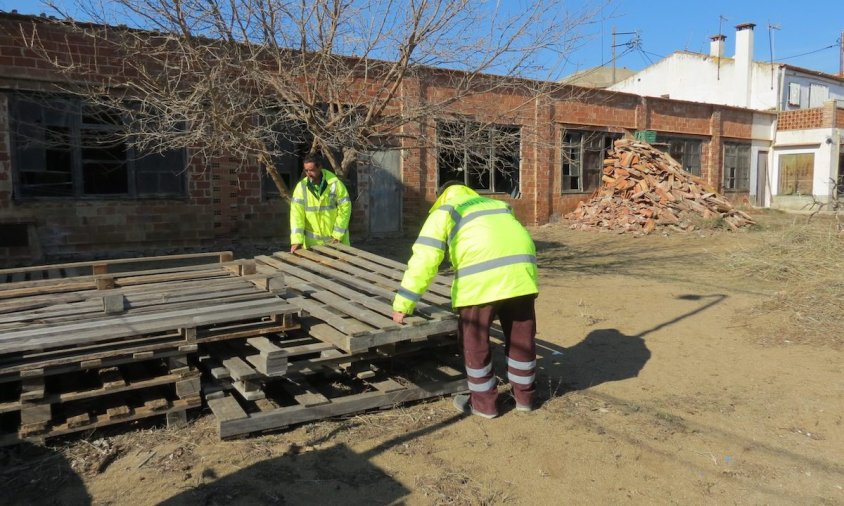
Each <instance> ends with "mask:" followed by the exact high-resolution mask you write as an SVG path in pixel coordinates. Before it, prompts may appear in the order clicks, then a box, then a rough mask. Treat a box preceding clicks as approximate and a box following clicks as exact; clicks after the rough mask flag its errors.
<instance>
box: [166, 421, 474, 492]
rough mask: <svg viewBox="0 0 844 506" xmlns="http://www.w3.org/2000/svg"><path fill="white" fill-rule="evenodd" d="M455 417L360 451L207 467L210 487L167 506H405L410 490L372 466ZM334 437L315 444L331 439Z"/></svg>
mask: <svg viewBox="0 0 844 506" xmlns="http://www.w3.org/2000/svg"><path fill="white" fill-rule="evenodd" d="M461 417H462V415H455V416H452V417H449V418H447V419H445V420H442V421H440V422H438V423H436V424H433V425H430V426H427V427H423V428H421V429H419V430H416V431H412V432H408V433H406V434H402V435H400V436H397V437H394V438H392V439H390V440H388V441H385V442H384V443H381V444H380V445H378V446H376V447H374V448H372V449H371V450H369V451H366V452H362V453H357V452H355V451H354V450H352V449H351V448H349V447H348V446H346V445H345V444H337V445H334V446H331V447H328V448H321V449H318V450H314V451H308V452H304V453H302V452H301V447H298V446H293V447H291V448H290V449H289V450H288V451H287V452H286V453H285V454H284V455H281V456H279V457H275V458H272V459H267V460H263V461H260V462H257V463H255V464H252V465H250V466H248V467H245V468H243V469H241V470H239V471H237V472H234V473H232V474H229V475H226V476H223V477H219V476H217V475H216V473H215V472H213V470H212V469H206V470H205V471H203V473H202V478H203V480H204V481H207V483H203V484H201V485H199V486H198V487H196V488H194V489H191V490H189V491H186V492H183V493H181V494H179V495H176V496H174V497H172V498H170V499H168V500H166V501H164V502H162V503H161V504H162V505H166V506H177V505H191V506H194V505H198V504H202V505H232V504H243V505H252V504H401V500H402V499H403V498H404V497H406V496H407V495H408V494H409V493H410V490H408V489H407V488H406V487H405V486H404V485H402V484H401V483H399V482H398V481H396V480H395V479H393V478H392V477H391V476H390V475H389V474H388V473H387V472H385V471H384V470H383V469H380V468H379V467H377V466H376V465H374V464H373V463H372V458H373V457H375V456H376V455H379V454H381V453H384V452H387V451H389V450H390V449H391V448H394V447H396V446H398V445H401V444H403V443H405V442H408V441H411V440H413V439H416V438H419V437H422V436H424V435H427V434H430V433H433V432H436V431H438V430H441V429H442V428H444V427H447V426H449V425H451V424H453V423H454V422H456V421H458V420H459V419H460V418H461ZM330 439H331V435H328V436H324V437H320V438H319V439H318V440H315V441H311V442H310V444H309V446H310V445H316V444H322V443H323V442H325V441H329V440H330Z"/></svg>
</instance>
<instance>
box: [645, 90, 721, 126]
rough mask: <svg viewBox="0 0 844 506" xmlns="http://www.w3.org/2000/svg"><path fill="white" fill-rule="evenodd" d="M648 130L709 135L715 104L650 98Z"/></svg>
mask: <svg viewBox="0 0 844 506" xmlns="http://www.w3.org/2000/svg"><path fill="white" fill-rule="evenodd" d="M647 105H648V113H649V114H648V126H647V129H648V130H656V131H657V132H672V133H678V134H691V135H709V133H710V132H709V119H710V117H711V116H712V110H713V106H711V105H708V104H695V103H691V102H677V101H671V100H666V99H662V98H648V99H647Z"/></svg>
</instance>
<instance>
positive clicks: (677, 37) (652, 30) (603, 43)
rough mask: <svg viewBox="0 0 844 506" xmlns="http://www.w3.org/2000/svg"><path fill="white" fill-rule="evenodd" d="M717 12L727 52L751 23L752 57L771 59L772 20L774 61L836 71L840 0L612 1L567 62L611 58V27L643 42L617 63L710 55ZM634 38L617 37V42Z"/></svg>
mask: <svg viewBox="0 0 844 506" xmlns="http://www.w3.org/2000/svg"><path fill="white" fill-rule="evenodd" d="M721 16H723V17H725V18H726V19H727V20H726V21H721V22H720V23H721V32H720V33H722V34H724V35H726V36H727V41H726V44H727V45H726V51H725V56H733V55H734V54H735V26H736V25H738V24H741V23H754V24H756V28H755V29H754V53H755V59H756V60H769V59H770V57H771V51H770V44H769V37H768V33H769V29H768V25H769V24H770V25H776V26H779V29H775V30H770V31H771V33H773V53H774V61H780V62H782V63H788V64H791V65H795V66H798V67H806V68H809V69H812V70H819V71H822V72H827V73H838V67H839V51H840V50H839V49H838V41H839V38H840V36H841V31H842V30H844V4H842V3H841V2H840V1H832V0H706V1H701V0H647V1H643V0H616V1H614V2H612V5H611V6H610V7H609V8H606V9H604V11H603V15H602V19H600V20H597V21H596V23H594V24H595V25H596V26H595V28H594V29H593V30H590V31H591V32H592V38H591V41H592V42H591V43H590V44H589V47H584V48H582V49H580V50H578V51H576V52H575V53H574V54H572V55H571V56H570V64H571V66H573V67H575V68H578V67H579V68H580V69H584V68H589V67H593V66H596V65H600V64H601V63H603V62H609V61H610V58H611V49H610V46H611V41H612V31H613V26H615V29H616V32H635V31H637V30H638V31H639V38H640V41H641V43H640V48H639V49H637V50H633V51H630V52H629V53H628V54H626V55H624V56H622V57H620V58H618V60H617V66H619V67H628V68H632V69H634V70H639V69H642V68H644V67H646V66H648V65H649V64H650V62H656V61H658V60H659V59H661V58H663V57H665V56H668V55H669V54H671V53H672V52H674V51H681V50H687V51H693V52H700V53H708V52H709V38H710V36H712V35H717V34H718V33H719V31H718V30H719V19H720V17H721ZM633 37H634V36H632V35H617V36H616V44H620V43H625V42H628V41H630V40H631V39H632V38H633ZM828 46H835V47H832V48H829V47H828ZM822 48H826V49H822ZM625 49H626V48H625V47H617V48H616V51H617V53H620V52H621V51H624V50H625ZM805 53H811V54H805ZM795 55H803V56H799V57H793V56H795Z"/></svg>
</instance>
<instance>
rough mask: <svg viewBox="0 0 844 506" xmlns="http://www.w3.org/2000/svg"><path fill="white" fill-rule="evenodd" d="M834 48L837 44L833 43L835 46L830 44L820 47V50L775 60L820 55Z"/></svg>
mask: <svg viewBox="0 0 844 506" xmlns="http://www.w3.org/2000/svg"><path fill="white" fill-rule="evenodd" d="M834 47H838V43H835V44H832V45H829V46H826V47H822V48H820V49H815V50H814V51H809V52H808V53H801V54H795V55H792V56H786V57H785V58H777V59H778V60H790V59H792V58H799V57H801V56H806V55H810V54H815V53H820V52H821V51H826V50H827V49H832V48H834Z"/></svg>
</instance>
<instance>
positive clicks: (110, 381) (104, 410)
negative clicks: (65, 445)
mask: <svg viewBox="0 0 844 506" xmlns="http://www.w3.org/2000/svg"><path fill="white" fill-rule="evenodd" d="M0 399H2V402H0V444H8V443H15V442H19V441H24V440H30V441H42V440H43V439H45V438H49V437H55V436H61V435H65V434H69V433H72V432H76V431H82V430H89V429H94V428H98V427H103V426H106V425H112V424H116V423H123V422H126V421H130V420H137V419H140V418H145V417H148V416H155V415H160V414H169V415H168V423H170V422H171V421H176V420H180V419H183V418H184V414H185V413H184V412H185V410H186V409H189V408H193V407H198V406H199V405H200V404H201V399H200V373H199V371H198V370H197V369H195V368H193V367H190V366H189V365H188V364H187V356H186V355H182V356H175V357H169V358H168V359H166V360H164V359H155V360H147V361H145V362H132V363H128V364H124V365H120V366H111V367H103V368H100V369H89V370H85V371H77V372H73V373H66V374H62V375H55V376H44V375H35V374H31V375H29V376H26V377H23V378H21V380H20V381H19V382H18V383H17V384H12V383H9V384H6V385H5V386H4V388H3V390H2V393H0Z"/></svg>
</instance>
